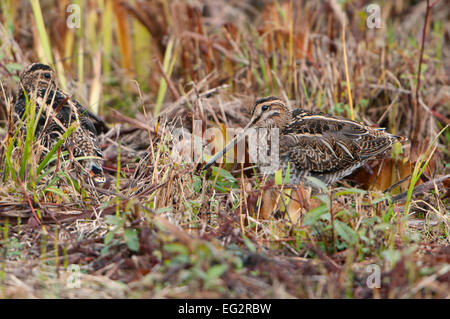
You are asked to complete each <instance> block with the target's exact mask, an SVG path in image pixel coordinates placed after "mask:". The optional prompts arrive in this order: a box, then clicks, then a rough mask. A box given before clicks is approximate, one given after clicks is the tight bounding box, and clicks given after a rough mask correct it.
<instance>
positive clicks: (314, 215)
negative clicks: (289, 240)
mask: <svg viewBox="0 0 450 319" xmlns="http://www.w3.org/2000/svg"><path fill="white" fill-rule="evenodd" d="M326 213H328V207H327V205H325V204H322V205H320V206H318V207H315V208H313V209H311V210H310V211H309V212H308V213H307V214H306V216H305V218H304V219H303V223H302V225H303V226H311V225H314V224H315V223H316V222H317V220H319V218H320V216H322V215H323V214H326Z"/></svg>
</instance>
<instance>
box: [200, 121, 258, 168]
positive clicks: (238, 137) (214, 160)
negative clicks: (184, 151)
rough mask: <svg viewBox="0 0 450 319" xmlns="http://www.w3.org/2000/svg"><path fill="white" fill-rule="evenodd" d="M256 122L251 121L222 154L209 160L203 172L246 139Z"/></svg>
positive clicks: (215, 155)
mask: <svg viewBox="0 0 450 319" xmlns="http://www.w3.org/2000/svg"><path fill="white" fill-rule="evenodd" d="M254 122H255V121H254V120H252V121H250V123H248V124H247V126H245V127H244V130H243V131H242V133H241V134H239V135H237V136H236V137H235V138H233V139H232V140H231V141H230V142H229V143H228V144H227V145H226V146H225V147H224V148H223V149H222V150H221V151H220V152H218V153H216V154H214V156H213V157H212V158H211V159H210V160H209V162H208V163H206V165H205V166H204V167H203V169H202V170H207V169H208V168H209V167H210V166H211V165H212V164H214V163H215V162H216V161H217V160H218V159H219V158H221V157H222V156H223V155H224V154H225V153H226V152H228V151H229V150H230V148H232V147H233V146H234V145H235V144H236V143H238V142H239V141H240V140H241V139H242V138H244V137H245V134H246V133H247V131H248V129H249V128H250V127H251V126H252V125H253V123H254Z"/></svg>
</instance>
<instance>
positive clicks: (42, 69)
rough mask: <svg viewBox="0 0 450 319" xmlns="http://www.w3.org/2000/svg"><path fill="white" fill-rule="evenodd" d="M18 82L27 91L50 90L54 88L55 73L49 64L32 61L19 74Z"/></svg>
mask: <svg viewBox="0 0 450 319" xmlns="http://www.w3.org/2000/svg"><path fill="white" fill-rule="evenodd" d="M20 83H22V85H23V88H24V89H25V91H27V93H33V92H35V91H40V90H47V89H49V90H51V89H54V88H56V75H55V72H54V71H53V69H52V68H51V67H50V66H48V65H46V64H43V63H33V64H31V65H29V66H28V67H27V68H26V69H25V70H24V71H23V72H22V73H21V74H20ZM20 90H22V89H20Z"/></svg>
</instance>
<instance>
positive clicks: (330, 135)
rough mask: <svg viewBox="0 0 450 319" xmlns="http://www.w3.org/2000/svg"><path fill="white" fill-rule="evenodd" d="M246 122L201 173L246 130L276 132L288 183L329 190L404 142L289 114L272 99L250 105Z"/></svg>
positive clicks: (344, 123)
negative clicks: (309, 179) (315, 182)
mask: <svg viewBox="0 0 450 319" xmlns="http://www.w3.org/2000/svg"><path fill="white" fill-rule="evenodd" d="M251 114H252V117H251V120H250V122H249V123H248V125H247V126H246V127H245V128H244V131H243V132H242V133H241V134H240V135H238V136H237V137H236V138H234V139H233V140H232V141H231V142H230V143H228V144H227V146H225V148H224V149H223V150H222V151H220V152H218V153H217V154H215V155H214V157H213V158H212V159H211V160H210V161H209V162H208V163H207V164H206V165H205V166H204V167H203V169H204V170H205V169H207V168H208V167H210V166H211V165H212V164H213V163H214V162H215V161H216V160H218V159H219V158H220V157H222V156H223V155H224V154H225V153H226V152H227V151H228V150H229V149H230V148H231V147H233V146H234V144H235V143H237V142H238V141H239V140H240V139H242V138H243V137H244V136H245V134H246V131H247V130H249V129H250V128H278V129H279V154H280V166H281V168H282V169H283V171H285V170H286V168H287V166H288V163H289V167H290V183H291V184H297V183H298V182H299V181H300V180H304V177H306V176H313V177H316V178H318V179H320V180H321V181H322V182H324V183H326V184H332V183H334V182H336V181H338V180H340V179H342V178H343V177H345V176H347V175H349V174H351V173H352V172H353V171H354V170H355V169H357V168H358V167H360V166H362V165H363V164H364V163H366V162H367V161H368V160H370V159H372V158H374V157H375V156H377V155H379V154H381V153H383V152H385V151H386V150H388V149H389V148H390V147H391V145H392V144H393V143H395V142H397V141H403V140H406V139H405V138H404V137H401V136H396V135H392V134H389V133H386V132H385V131H384V129H380V128H372V127H368V126H365V125H363V124H360V123H358V122H355V121H351V120H348V119H345V118H342V117H337V116H330V115H325V114H323V113H318V112H310V111H307V110H304V109H296V110H294V111H290V110H289V109H288V108H287V106H286V105H285V103H284V102H283V101H282V100H281V99H279V98H277V97H274V96H269V97H266V98H263V99H259V100H257V101H256V102H255V105H254V107H253V110H252V113H251Z"/></svg>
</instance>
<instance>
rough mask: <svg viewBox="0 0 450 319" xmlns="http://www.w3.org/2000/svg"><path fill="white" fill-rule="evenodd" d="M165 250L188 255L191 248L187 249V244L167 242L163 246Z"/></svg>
mask: <svg viewBox="0 0 450 319" xmlns="http://www.w3.org/2000/svg"><path fill="white" fill-rule="evenodd" d="M163 250H165V251H167V252H169V253H173V252H177V253H180V254H182V255H188V254H189V250H188V249H187V247H186V246H184V245H181V244H178V243H172V244H167V245H164V246H163Z"/></svg>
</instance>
